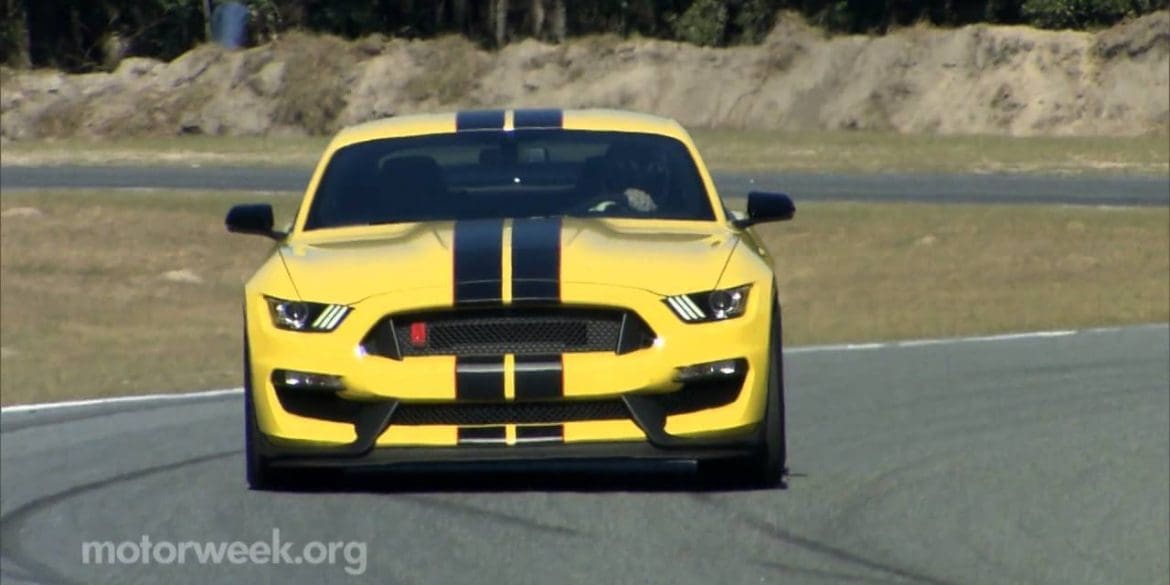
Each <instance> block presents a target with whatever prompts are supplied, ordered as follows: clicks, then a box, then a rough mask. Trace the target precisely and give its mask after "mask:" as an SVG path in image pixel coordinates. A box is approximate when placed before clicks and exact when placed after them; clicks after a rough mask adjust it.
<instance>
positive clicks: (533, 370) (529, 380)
mask: <svg viewBox="0 0 1170 585" xmlns="http://www.w3.org/2000/svg"><path fill="white" fill-rule="evenodd" d="M564 396H565V368H564V363H563V361H562V360H561V356H559V355H518V356H516V400H559V399H561V398H563V397H564Z"/></svg>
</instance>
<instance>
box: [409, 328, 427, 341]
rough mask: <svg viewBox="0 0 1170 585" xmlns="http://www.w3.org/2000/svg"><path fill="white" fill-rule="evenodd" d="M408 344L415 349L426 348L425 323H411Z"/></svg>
mask: <svg viewBox="0 0 1170 585" xmlns="http://www.w3.org/2000/svg"><path fill="white" fill-rule="evenodd" d="M410 344H411V345H413V346H415V347H426V345H427V324H426V323H411V324H410Z"/></svg>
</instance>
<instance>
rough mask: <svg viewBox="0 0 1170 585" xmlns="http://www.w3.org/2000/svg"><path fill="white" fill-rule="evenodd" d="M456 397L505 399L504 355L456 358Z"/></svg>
mask: <svg viewBox="0 0 1170 585" xmlns="http://www.w3.org/2000/svg"><path fill="white" fill-rule="evenodd" d="M455 399H456V400H482V401H491V402H503V401H504V356H460V357H457V358H455Z"/></svg>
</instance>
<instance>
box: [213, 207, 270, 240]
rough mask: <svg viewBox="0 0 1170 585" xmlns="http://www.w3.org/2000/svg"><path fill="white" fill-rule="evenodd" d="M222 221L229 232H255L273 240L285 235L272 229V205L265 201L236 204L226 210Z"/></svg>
mask: <svg viewBox="0 0 1170 585" xmlns="http://www.w3.org/2000/svg"><path fill="white" fill-rule="evenodd" d="M223 223H224V225H225V226H227V230H228V231H229V232H233V233H237V234H256V235H260V236H267V237H269V238H272V239H274V240H279V239H280V238H283V237H284V236H285V234H284V233H283V232H278V231H274V230H273V229H272V225H273V223H274V220H273V219H272V206H271V205H269V204H267V203H248V204H244V205H236V206H234V207H232V208H231V209H229V210H228V213H227V217H226V218H225V219H224V220H223Z"/></svg>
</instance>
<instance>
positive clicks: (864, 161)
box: [0, 129, 1170, 176]
mask: <svg viewBox="0 0 1170 585" xmlns="http://www.w3.org/2000/svg"><path fill="white" fill-rule="evenodd" d="M692 133H693V135H694V137H695V140H696V142H697V143H698V145H699V149H700V151H701V152H702V153H703V156H704V158H705V159H706V161H707V163H708V164H709V165H710V166H711V167H712V168H715V169H718V170H723V171H760V170H769V171H789V172H792V171H802V172H826V173H827V172H859V173H869V172H969V173H986V172H1013V173H1054V174H1123V173H1124V174H1140V175H1161V176H1165V175H1167V173H1170V141H1168V140H1167V137H1166V136H1165V135H1164V134H1152V135H1148V136H1138V137H1060V138H1053V137H1034V138H1012V137H1004V136H938V135H898V134H890V133H875V132H805V133H784V132H774V131H755V130H705V129H695V130H693V131H692ZM327 142H328V139H327V138H321V137H284V136H281V137H239V138H230V137H216V136H187V137H171V138H133V139H117V140H105V139H103V140H91V139H84V138H71V139H63V140H45V141H32V142H11V143H9V144H6V145H5V146H4V149H3V152H2V153H0V160H2V162H3V164H8V165H32V164H49V165H54V164H91V165H92V164H139V165H175V164H182V165H188V164H200V165H237V166H238V165H266V166H297V167H304V168H308V167H311V166H312V165H313V164H314V163H315V162H316V160H317V157H318V156H320V154H321V151H322V150H323V149H324V148H325V145H326V143H327Z"/></svg>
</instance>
